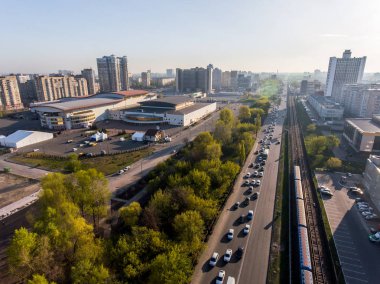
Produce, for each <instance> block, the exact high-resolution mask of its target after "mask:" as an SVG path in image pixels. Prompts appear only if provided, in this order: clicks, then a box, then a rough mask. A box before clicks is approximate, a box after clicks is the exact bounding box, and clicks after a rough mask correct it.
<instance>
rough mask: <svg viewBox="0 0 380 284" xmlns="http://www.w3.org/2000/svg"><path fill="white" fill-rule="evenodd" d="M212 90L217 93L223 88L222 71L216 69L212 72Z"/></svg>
mask: <svg viewBox="0 0 380 284" xmlns="http://www.w3.org/2000/svg"><path fill="white" fill-rule="evenodd" d="M212 88H213V89H214V90H215V91H220V89H221V88H222V70H220V69H219V68H215V69H214V70H213V71H212Z"/></svg>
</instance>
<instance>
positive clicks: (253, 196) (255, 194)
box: [251, 192, 259, 200]
mask: <svg viewBox="0 0 380 284" xmlns="http://www.w3.org/2000/svg"><path fill="white" fill-rule="evenodd" d="M258 197H259V193H258V192H255V193H254V194H252V195H251V199H253V200H256V199H257V198H258Z"/></svg>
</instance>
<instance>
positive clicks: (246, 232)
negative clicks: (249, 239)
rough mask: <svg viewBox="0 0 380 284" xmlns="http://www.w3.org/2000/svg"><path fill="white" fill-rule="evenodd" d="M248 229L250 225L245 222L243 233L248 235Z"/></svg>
mask: <svg viewBox="0 0 380 284" xmlns="http://www.w3.org/2000/svg"><path fill="white" fill-rule="evenodd" d="M250 230H251V225H249V224H246V225H245V227H244V229H243V233H244V234H245V235H248V233H249V231H250Z"/></svg>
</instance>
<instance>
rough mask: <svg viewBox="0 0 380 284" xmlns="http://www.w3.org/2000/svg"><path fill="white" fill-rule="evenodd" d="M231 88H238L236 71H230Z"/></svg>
mask: <svg viewBox="0 0 380 284" xmlns="http://www.w3.org/2000/svg"><path fill="white" fill-rule="evenodd" d="M230 74H231V88H232V89H233V90H237V88H238V71H231V73H230Z"/></svg>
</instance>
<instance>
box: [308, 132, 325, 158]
mask: <svg viewBox="0 0 380 284" xmlns="http://www.w3.org/2000/svg"><path fill="white" fill-rule="evenodd" d="M305 145H306V149H307V152H308V153H309V154H311V155H317V154H321V153H323V151H324V150H326V147H327V138H326V137H325V136H312V137H307V138H306V139H305Z"/></svg>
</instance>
